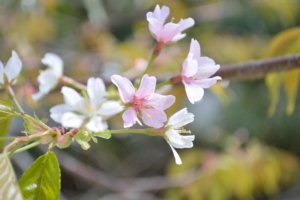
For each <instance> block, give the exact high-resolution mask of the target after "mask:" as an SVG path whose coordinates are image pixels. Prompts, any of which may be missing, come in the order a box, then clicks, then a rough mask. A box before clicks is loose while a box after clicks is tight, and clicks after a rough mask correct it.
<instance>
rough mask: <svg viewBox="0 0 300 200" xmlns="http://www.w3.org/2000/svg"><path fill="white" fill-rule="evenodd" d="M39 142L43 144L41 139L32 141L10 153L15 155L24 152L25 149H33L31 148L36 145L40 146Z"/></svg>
mask: <svg viewBox="0 0 300 200" xmlns="http://www.w3.org/2000/svg"><path fill="white" fill-rule="evenodd" d="M39 144H41V142H40V141H35V142H32V143H30V144H28V145H26V146H23V147H21V148H19V149H17V150H15V151H13V152H11V153H10V156H13V155H15V154H17V153H21V152H23V151H26V150H28V149H31V148H33V147H36V146H38V145H39Z"/></svg>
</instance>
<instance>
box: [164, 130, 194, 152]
mask: <svg viewBox="0 0 300 200" xmlns="http://www.w3.org/2000/svg"><path fill="white" fill-rule="evenodd" d="M166 136H167V138H168V140H169V142H170V144H171V145H172V146H173V147H174V148H177V149H184V148H192V147H193V146H194V145H193V141H194V140H195V135H180V134H179V133H178V132H177V131H176V130H174V129H169V130H168V131H167V132H166Z"/></svg>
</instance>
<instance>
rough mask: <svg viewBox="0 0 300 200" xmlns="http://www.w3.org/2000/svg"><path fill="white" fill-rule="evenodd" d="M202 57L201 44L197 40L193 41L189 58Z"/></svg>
mask: <svg viewBox="0 0 300 200" xmlns="http://www.w3.org/2000/svg"><path fill="white" fill-rule="evenodd" d="M200 55H201V49H200V44H199V42H198V41H197V40H195V39H192V40H191V44H190V50H189V55H188V56H189V57H193V58H198V57H200Z"/></svg>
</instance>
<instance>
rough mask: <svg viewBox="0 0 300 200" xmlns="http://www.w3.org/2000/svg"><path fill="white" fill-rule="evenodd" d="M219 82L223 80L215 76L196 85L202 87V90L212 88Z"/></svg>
mask: <svg viewBox="0 0 300 200" xmlns="http://www.w3.org/2000/svg"><path fill="white" fill-rule="evenodd" d="M218 80H221V77H220V76H214V77H212V78H206V79H202V80H199V81H198V80H197V81H196V83H197V84H198V85H199V86H200V87H202V88H210V87H211V86H213V85H214V84H216V82H217V81H218Z"/></svg>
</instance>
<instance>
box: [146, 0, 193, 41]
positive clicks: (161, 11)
mask: <svg viewBox="0 0 300 200" xmlns="http://www.w3.org/2000/svg"><path fill="white" fill-rule="evenodd" d="M169 13H170V9H169V8H168V7H167V6H162V7H161V8H160V6H159V5H156V7H155V9H154V11H153V12H148V13H147V21H148V22H149V30H150V32H151V33H152V35H153V36H154V38H155V39H156V40H157V41H158V42H160V43H164V44H166V43H169V42H175V41H178V40H181V39H182V38H184V37H185V36H186V34H185V33H182V31H184V30H186V29H187V28H190V27H192V26H193V25H194V24H195V21H194V19H192V18H187V19H181V20H180V21H179V22H178V23H173V22H169V23H166V24H165V21H166V19H167V18H168V16H169Z"/></svg>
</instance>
